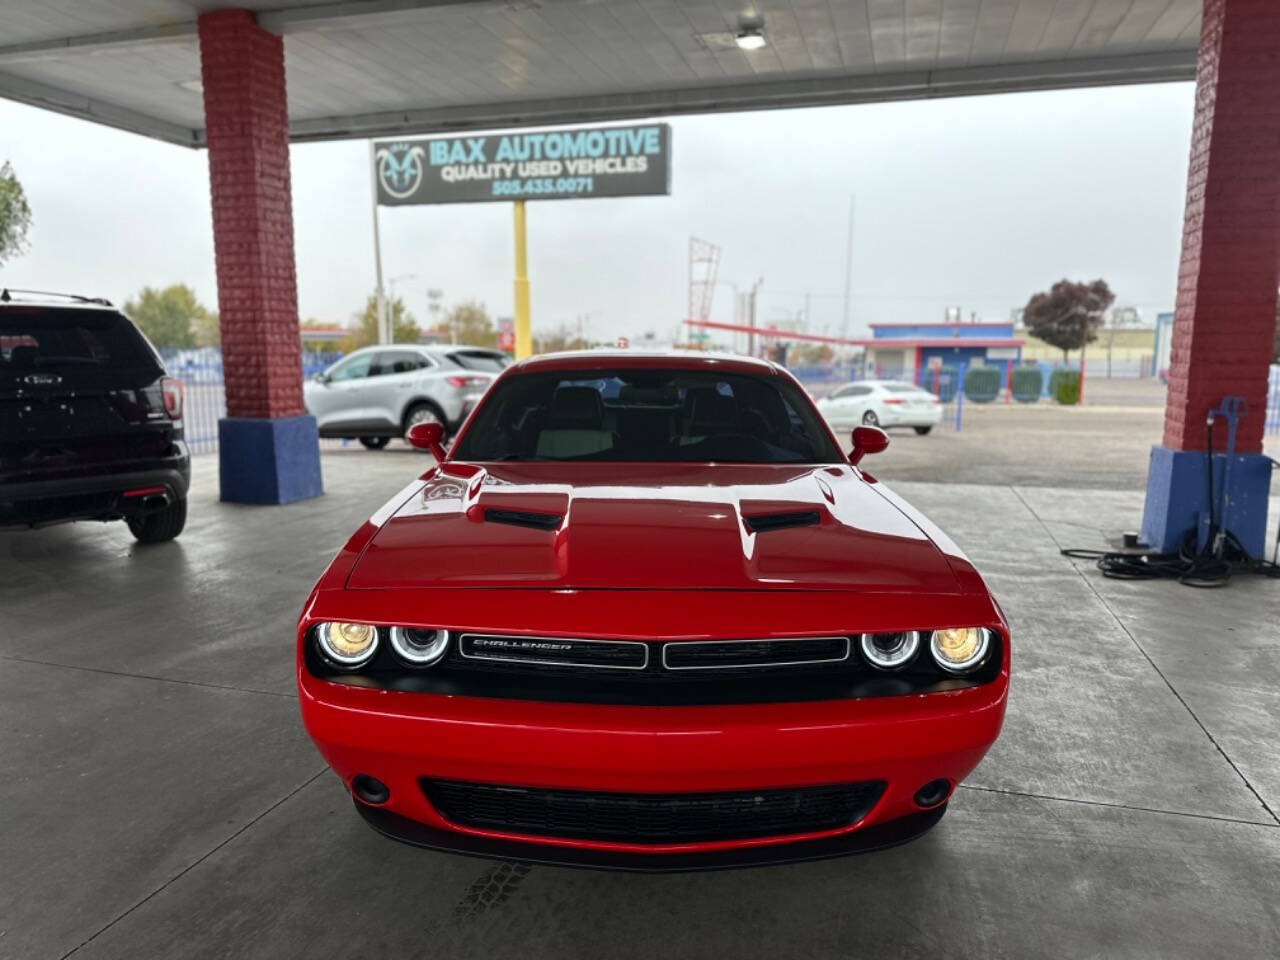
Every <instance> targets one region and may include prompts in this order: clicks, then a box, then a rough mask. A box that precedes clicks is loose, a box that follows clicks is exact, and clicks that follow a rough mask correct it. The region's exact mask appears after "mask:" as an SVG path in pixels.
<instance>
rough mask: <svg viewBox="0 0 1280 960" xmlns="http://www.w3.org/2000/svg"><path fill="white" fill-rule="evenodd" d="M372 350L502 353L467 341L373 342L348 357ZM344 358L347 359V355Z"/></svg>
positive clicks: (352, 352)
mask: <svg viewBox="0 0 1280 960" xmlns="http://www.w3.org/2000/svg"><path fill="white" fill-rule="evenodd" d="M370 350H422V351H425V352H427V353H452V352H454V351H457V350H480V351H482V352H484V353H494V354H497V353H502V351H501V350H497V349H495V348H494V347H473V346H471V345H470V344H466V343H373V344H370V345H369V346H367V347H359V348H357V349H355V350H352V351H351V352H350V353H348V354H347V356H348V357H352V356H355V355H356V354H357V353H367V352H369V351H370ZM343 359H346V358H345V357H344V358H343Z"/></svg>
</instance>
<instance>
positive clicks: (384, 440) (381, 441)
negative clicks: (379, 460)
mask: <svg viewBox="0 0 1280 960" xmlns="http://www.w3.org/2000/svg"><path fill="white" fill-rule="evenodd" d="M390 442H391V438H390V437H361V438H360V443H361V444H362V445H363V446H364V448H365V449H366V450H381V449H382V448H383V447H385V446H386V445H387V444H388V443H390Z"/></svg>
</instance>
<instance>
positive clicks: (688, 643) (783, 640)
mask: <svg viewBox="0 0 1280 960" xmlns="http://www.w3.org/2000/svg"><path fill="white" fill-rule="evenodd" d="M813 640H840V641H842V642H843V643H844V652H843V653H842V654H841V655H840V656H838V657H818V658H811V659H808V660H770V661H768V662H765V663H728V664H711V665H706V666H694V667H690V666H672V665H671V664H670V663H669V662H668V661H667V651H668V650H669V649H670V648H672V647H680V648H682V649H688V648H690V647H707V646H716V647H723V646H727V645H730V644H734V643H772V644H787V643H808V642H810V641H813ZM852 652H853V643H852V641H851V640H850V639H849V638H848V637H837V636H830V637H777V638H773V637H759V638H756V639H754V640H679V641H674V642H672V643H664V644H663V645H662V669H664V670H671V671H682V670H755V669H767V668H769V667H807V666H810V665H811V664H820V663H844V662H845V661H847V660H848V659H849V656H850V654H851V653H852Z"/></svg>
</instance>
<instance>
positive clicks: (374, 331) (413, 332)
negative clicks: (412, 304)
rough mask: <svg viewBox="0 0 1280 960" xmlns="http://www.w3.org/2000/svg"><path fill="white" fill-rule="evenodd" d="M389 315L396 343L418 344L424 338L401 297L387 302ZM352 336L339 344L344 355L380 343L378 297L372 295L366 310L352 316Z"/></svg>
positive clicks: (367, 301) (392, 334)
mask: <svg viewBox="0 0 1280 960" xmlns="http://www.w3.org/2000/svg"><path fill="white" fill-rule="evenodd" d="M387 313H388V314H389V315H390V316H391V339H392V340H393V341H394V342H395V343H417V342H418V340H419V339H421V337H422V331H421V330H420V329H419V328H418V323H417V321H416V320H414V319H413V314H411V313H410V312H409V310H408V309H407V308H406V307H405V305H404V301H403V300H401V299H400V298H399V297H396V298H395V299H394V300H388V301H387ZM351 319H352V321H353V323H354V325H353V326H352V328H351V335H350V336H349V337H347V338H346V339H345V340H342V341H341V342H340V343H339V347H340V348H341V350H342V352H343V353H350V352H351V351H352V350H358V349H359V348H360V347H370V346H373V345H374V344H375V343H377V342H378V296H377V294H372V293H371V294H370V295H369V299H368V300H366V301H365V304H364V310H363V311H362V312H360V313H357V314H355V315H354V316H352V318H351Z"/></svg>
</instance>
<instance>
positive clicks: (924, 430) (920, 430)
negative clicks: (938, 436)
mask: <svg viewBox="0 0 1280 960" xmlns="http://www.w3.org/2000/svg"><path fill="white" fill-rule="evenodd" d="M932 429H933V427H932V426H928V427H916V433H918V434H920V436H922V437H923V436H924V435H925V434H927V433H928V432H929V431H930V430H932Z"/></svg>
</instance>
